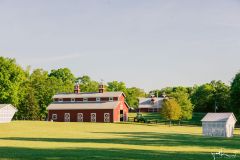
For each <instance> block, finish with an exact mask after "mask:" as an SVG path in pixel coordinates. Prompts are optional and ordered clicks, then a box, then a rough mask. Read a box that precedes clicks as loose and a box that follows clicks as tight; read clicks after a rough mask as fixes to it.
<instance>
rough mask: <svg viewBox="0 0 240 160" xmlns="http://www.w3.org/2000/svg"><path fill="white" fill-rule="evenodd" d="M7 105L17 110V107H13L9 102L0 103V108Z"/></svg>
mask: <svg viewBox="0 0 240 160" xmlns="http://www.w3.org/2000/svg"><path fill="white" fill-rule="evenodd" d="M7 106H11V107H12V108H13V109H15V110H16V111H17V108H16V107H14V106H13V105H11V104H0V109H1V108H4V107H7Z"/></svg>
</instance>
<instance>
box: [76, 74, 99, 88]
mask: <svg viewBox="0 0 240 160" xmlns="http://www.w3.org/2000/svg"><path fill="white" fill-rule="evenodd" d="M77 82H79V84H80V88H81V92H97V91H98V85H99V83H98V82H97V81H93V80H91V78H90V77H89V76H87V75H84V76H82V77H78V78H77Z"/></svg>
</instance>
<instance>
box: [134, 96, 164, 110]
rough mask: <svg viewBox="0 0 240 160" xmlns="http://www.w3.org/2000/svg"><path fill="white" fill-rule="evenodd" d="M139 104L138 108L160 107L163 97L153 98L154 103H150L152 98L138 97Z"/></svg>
mask: <svg viewBox="0 0 240 160" xmlns="http://www.w3.org/2000/svg"><path fill="white" fill-rule="evenodd" d="M138 99H139V106H138V108H161V107H162V102H163V99H164V98H155V102H154V104H152V103H151V99H152V98H138Z"/></svg>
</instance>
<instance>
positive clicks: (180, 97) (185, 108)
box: [170, 90, 193, 120]
mask: <svg viewBox="0 0 240 160" xmlns="http://www.w3.org/2000/svg"><path fill="white" fill-rule="evenodd" d="M170 97H174V98H175V99H176V101H177V103H178V104H179V105H180V107H181V117H180V119H181V120H189V119H192V112H193V105H192V103H191V100H190V99H189V95H188V94H187V93H186V92H184V91H181V90H176V91H175V92H172V93H171V94H170Z"/></svg>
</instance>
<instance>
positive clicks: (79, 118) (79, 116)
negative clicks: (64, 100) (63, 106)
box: [77, 113, 83, 122]
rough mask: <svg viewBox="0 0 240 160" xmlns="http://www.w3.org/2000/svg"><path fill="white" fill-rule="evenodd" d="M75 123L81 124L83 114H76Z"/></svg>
mask: <svg viewBox="0 0 240 160" xmlns="http://www.w3.org/2000/svg"><path fill="white" fill-rule="evenodd" d="M77 121H78V122H83V113H78V114H77Z"/></svg>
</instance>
